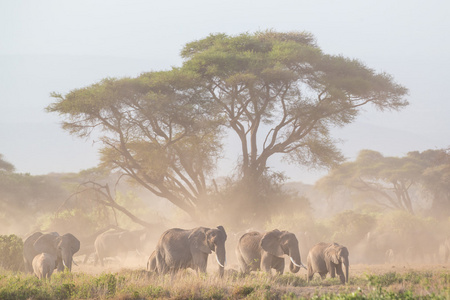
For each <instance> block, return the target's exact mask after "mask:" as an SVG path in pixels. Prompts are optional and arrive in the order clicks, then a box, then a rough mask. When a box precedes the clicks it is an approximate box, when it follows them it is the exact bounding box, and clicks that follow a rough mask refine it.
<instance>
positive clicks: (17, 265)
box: [0, 234, 23, 271]
mask: <svg viewBox="0 0 450 300" xmlns="http://www.w3.org/2000/svg"><path fill="white" fill-rule="evenodd" d="M22 253H23V241H22V239H21V238H19V237H18V236H16V235H14V234H11V235H9V236H8V235H0V267H2V268H3V269H6V270H11V271H18V270H20V269H21V268H22V266H23V254H22Z"/></svg>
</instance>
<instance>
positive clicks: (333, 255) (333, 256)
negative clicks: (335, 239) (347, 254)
mask: <svg viewBox="0 0 450 300" xmlns="http://www.w3.org/2000/svg"><path fill="white" fill-rule="evenodd" d="M340 248H341V246H340V245H338V244H336V243H333V244H331V245H330V246H328V247H327V248H326V249H325V251H324V254H325V257H326V258H328V259H329V260H330V261H331V262H332V263H333V264H336V265H337V264H340V263H341V262H340V260H339V249H340Z"/></svg>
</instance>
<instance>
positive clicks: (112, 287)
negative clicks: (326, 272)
mask: <svg viewBox="0 0 450 300" xmlns="http://www.w3.org/2000/svg"><path fill="white" fill-rule="evenodd" d="M306 298H309V299H450V273H449V272H448V271H447V272H429V271H423V272H417V271H411V272H407V273H404V274H400V273H395V272H388V273H384V274H380V275H373V274H366V275H362V276H357V277H352V278H351V279H350V282H349V284H348V285H345V286H344V285H340V284H339V280H338V279H336V278H334V279H332V278H327V279H325V280H321V279H320V278H318V277H317V278H315V279H314V280H313V281H311V282H307V281H306V279H305V275H304V274H303V275H297V274H291V273H288V274H284V275H281V276H269V275H266V274H264V273H254V274H253V273H252V274H251V275H248V276H242V275H236V274H230V275H228V276H225V277H224V278H219V277H217V276H216V275H211V274H210V275H208V274H202V275H200V276H197V275H196V274H195V273H193V272H189V271H184V272H180V273H178V274H177V275H175V276H170V275H166V276H157V275H155V274H152V273H148V272H146V271H145V270H126V269H124V270H121V271H120V272H117V273H102V274H99V275H90V274H84V273H54V274H53V276H52V278H51V280H49V281H41V280H38V279H37V278H36V277H34V276H33V275H31V274H24V273H20V272H10V271H0V299H2V300H3V299H5V300H9V299H306Z"/></svg>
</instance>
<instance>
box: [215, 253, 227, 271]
mask: <svg viewBox="0 0 450 300" xmlns="http://www.w3.org/2000/svg"><path fill="white" fill-rule="evenodd" d="M216 260H217V263H218V264H219V266H221V267H222V268H225V266H224V265H222V264H221V263H220V261H219V258H218V257H217V254H216ZM224 264H225V265H226V259H225V263H224Z"/></svg>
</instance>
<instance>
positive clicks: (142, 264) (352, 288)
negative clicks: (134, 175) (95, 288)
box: [72, 256, 450, 298]
mask: <svg viewBox="0 0 450 300" xmlns="http://www.w3.org/2000/svg"><path fill="white" fill-rule="evenodd" d="M77 260H78V259H77ZM77 263H78V266H74V267H73V269H72V271H73V272H83V273H88V274H101V273H109V272H111V273H115V272H119V271H120V270H121V269H124V268H126V269H136V270H143V269H146V263H147V260H146V258H145V257H137V256H134V257H128V258H127V259H126V261H125V262H120V261H118V260H108V261H106V263H105V266H103V267H100V266H94V265H93V261H90V262H88V263H87V264H82V260H81V261H77ZM227 269H228V270H231V269H234V270H237V265H236V264H229V265H228V268H227ZM414 271H415V272H433V273H441V272H442V273H447V274H450V263H446V264H407V263H398V264H379V265H368V264H354V265H350V270H349V272H350V278H352V277H363V278H365V276H366V275H381V274H386V273H392V272H395V273H398V274H404V273H410V272H414ZM215 272H217V264H216V263H215V262H214V261H209V266H208V273H215ZM231 272H235V271H231ZM296 276H300V277H303V278H305V279H306V270H303V269H302V270H300V272H299V273H297V274H296ZM316 276H318V275H317V274H316ZM274 289H275V290H276V291H277V292H278V293H280V294H281V295H284V294H286V293H291V294H295V295H296V296H298V297H306V298H310V297H313V296H314V295H323V294H329V293H331V294H338V293H341V294H342V293H344V294H349V293H363V294H368V293H370V292H371V291H373V289H374V287H369V286H367V285H364V286H358V285H354V284H353V285H352V284H351V283H350V284H349V285H324V286H307V287H294V286H277V287H274ZM388 289H389V290H390V291H395V292H399V291H402V290H404V289H405V287H404V286H402V285H396V286H390V287H389V288H388ZM427 292H428V291H425V290H420V291H417V293H419V294H422V293H427Z"/></svg>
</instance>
